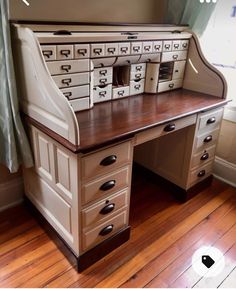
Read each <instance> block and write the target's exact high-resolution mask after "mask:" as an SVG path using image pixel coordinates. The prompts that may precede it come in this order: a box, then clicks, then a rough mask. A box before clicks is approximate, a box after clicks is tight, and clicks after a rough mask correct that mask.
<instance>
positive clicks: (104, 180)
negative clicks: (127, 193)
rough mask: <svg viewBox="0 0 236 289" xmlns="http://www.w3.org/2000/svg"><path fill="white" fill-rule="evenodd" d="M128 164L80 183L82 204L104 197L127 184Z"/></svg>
mask: <svg viewBox="0 0 236 289" xmlns="http://www.w3.org/2000/svg"><path fill="white" fill-rule="evenodd" d="M129 169H130V167H129V166H126V167H123V168H121V169H119V170H117V171H115V172H114V173H111V174H106V175H105V177H101V178H98V179H95V180H94V181H91V182H87V183H85V184H83V185H82V194H81V195H82V204H83V205H84V204H86V203H89V202H91V201H94V200H96V199H99V198H102V197H105V196H106V195H107V194H112V193H114V192H117V191H119V190H121V189H123V188H125V187H127V186H128V185H129Z"/></svg>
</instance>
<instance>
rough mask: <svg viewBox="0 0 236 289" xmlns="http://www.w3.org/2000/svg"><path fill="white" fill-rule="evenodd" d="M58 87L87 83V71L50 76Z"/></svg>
mask: <svg viewBox="0 0 236 289" xmlns="http://www.w3.org/2000/svg"><path fill="white" fill-rule="evenodd" d="M52 78H53V80H54V81H55V83H56V85H57V86H58V87H59V88H63V87H70V86H77V85H83V84H87V83H89V72H84V73H73V74H66V75H56V76H53V77H52Z"/></svg>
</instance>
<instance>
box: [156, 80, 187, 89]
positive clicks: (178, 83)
mask: <svg viewBox="0 0 236 289" xmlns="http://www.w3.org/2000/svg"><path fill="white" fill-rule="evenodd" d="M182 85H183V79H176V80H172V81H165V82H161V83H159V84H158V92H163V91H167V90H172V89H176V88H180V87H182Z"/></svg>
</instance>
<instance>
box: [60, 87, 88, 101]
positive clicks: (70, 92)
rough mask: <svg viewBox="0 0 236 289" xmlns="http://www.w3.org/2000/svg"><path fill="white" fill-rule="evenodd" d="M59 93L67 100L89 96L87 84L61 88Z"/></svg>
mask: <svg viewBox="0 0 236 289" xmlns="http://www.w3.org/2000/svg"><path fill="white" fill-rule="evenodd" d="M61 92H62V93H63V94H64V96H65V97H66V98H68V99H75V98H79V97H84V96H89V84H87V85H81V86H75V87H68V88H61Z"/></svg>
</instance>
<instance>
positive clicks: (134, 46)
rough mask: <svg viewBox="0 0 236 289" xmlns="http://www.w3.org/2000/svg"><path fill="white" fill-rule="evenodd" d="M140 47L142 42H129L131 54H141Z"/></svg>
mask: <svg viewBox="0 0 236 289" xmlns="http://www.w3.org/2000/svg"><path fill="white" fill-rule="evenodd" d="M142 48H143V44H142V42H131V54H141V53H142Z"/></svg>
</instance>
